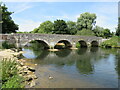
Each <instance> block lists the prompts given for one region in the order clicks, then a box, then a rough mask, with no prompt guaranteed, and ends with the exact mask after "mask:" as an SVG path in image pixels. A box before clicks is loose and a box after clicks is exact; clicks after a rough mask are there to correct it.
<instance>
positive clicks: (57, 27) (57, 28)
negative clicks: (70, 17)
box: [53, 20, 70, 34]
mask: <svg viewBox="0 0 120 90" xmlns="http://www.w3.org/2000/svg"><path fill="white" fill-rule="evenodd" d="M53 33H54V34H70V32H69V30H68V27H67V24H66V22H65V21H64V20H56V21H54V30H53Z"/></svg>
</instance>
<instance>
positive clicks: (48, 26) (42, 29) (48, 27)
mask: <svg viewBox="0 0 120 90" xmlns="http://www.w3.org/2000/svg"><path fill="white" fill-rule="evenodd" d="M53 28H54V26H53V23H52V22H51V21H45V22H43V23H41V24H40V26H39V27H38V28H35V29H34V30H33V31H32V32H31V33H46V34H48V33H52V31H53Z"/></svg>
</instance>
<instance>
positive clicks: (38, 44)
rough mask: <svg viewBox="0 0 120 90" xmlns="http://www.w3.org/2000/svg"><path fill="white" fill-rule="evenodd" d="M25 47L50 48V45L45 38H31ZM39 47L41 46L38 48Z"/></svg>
mask: <svg viewBox="0 0 120 90" xmlns="http://www.w3.org/2000/svg"><path fill="white" fill-rule="evenodd" d="M23 47H33V49H36V50H38V49H49V48H50V47H49V45H48V43H47V42H45V41H44V40H30V41H29V42H27V43H26V44H25V45H24V46H23ZM38 47H39V48H38Z"/></svg>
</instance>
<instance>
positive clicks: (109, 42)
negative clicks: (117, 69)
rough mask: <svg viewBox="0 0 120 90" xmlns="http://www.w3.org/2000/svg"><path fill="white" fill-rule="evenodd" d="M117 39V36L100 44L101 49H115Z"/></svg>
mask: <svg viewBox="0 0 120 90" xmlns="http://www.w3.org/2000/svg"><path fill="white" fill-rule="evenodd" d="M118 38H119V37H117V36H114V37H112V38H111V39H110V40H107V41H104V42H102V43H101V45H100V46H101V47H117V46H118Z"/></svg>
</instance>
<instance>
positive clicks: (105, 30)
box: [102, 29, 112, 38]
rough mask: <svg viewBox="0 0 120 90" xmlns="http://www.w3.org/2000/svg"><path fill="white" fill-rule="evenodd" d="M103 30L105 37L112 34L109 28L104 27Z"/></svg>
mask: <svg viewBox="0 0 120 90" xmlns="http://www.w3.org/2000/svg"><path fill="white" fill-rule="evenodd" d="M102 32H103V37H105V38H108V37H111V35H112V34H111V32H110V30H109V29H104V30H103V31H102Z"/></svg>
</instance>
